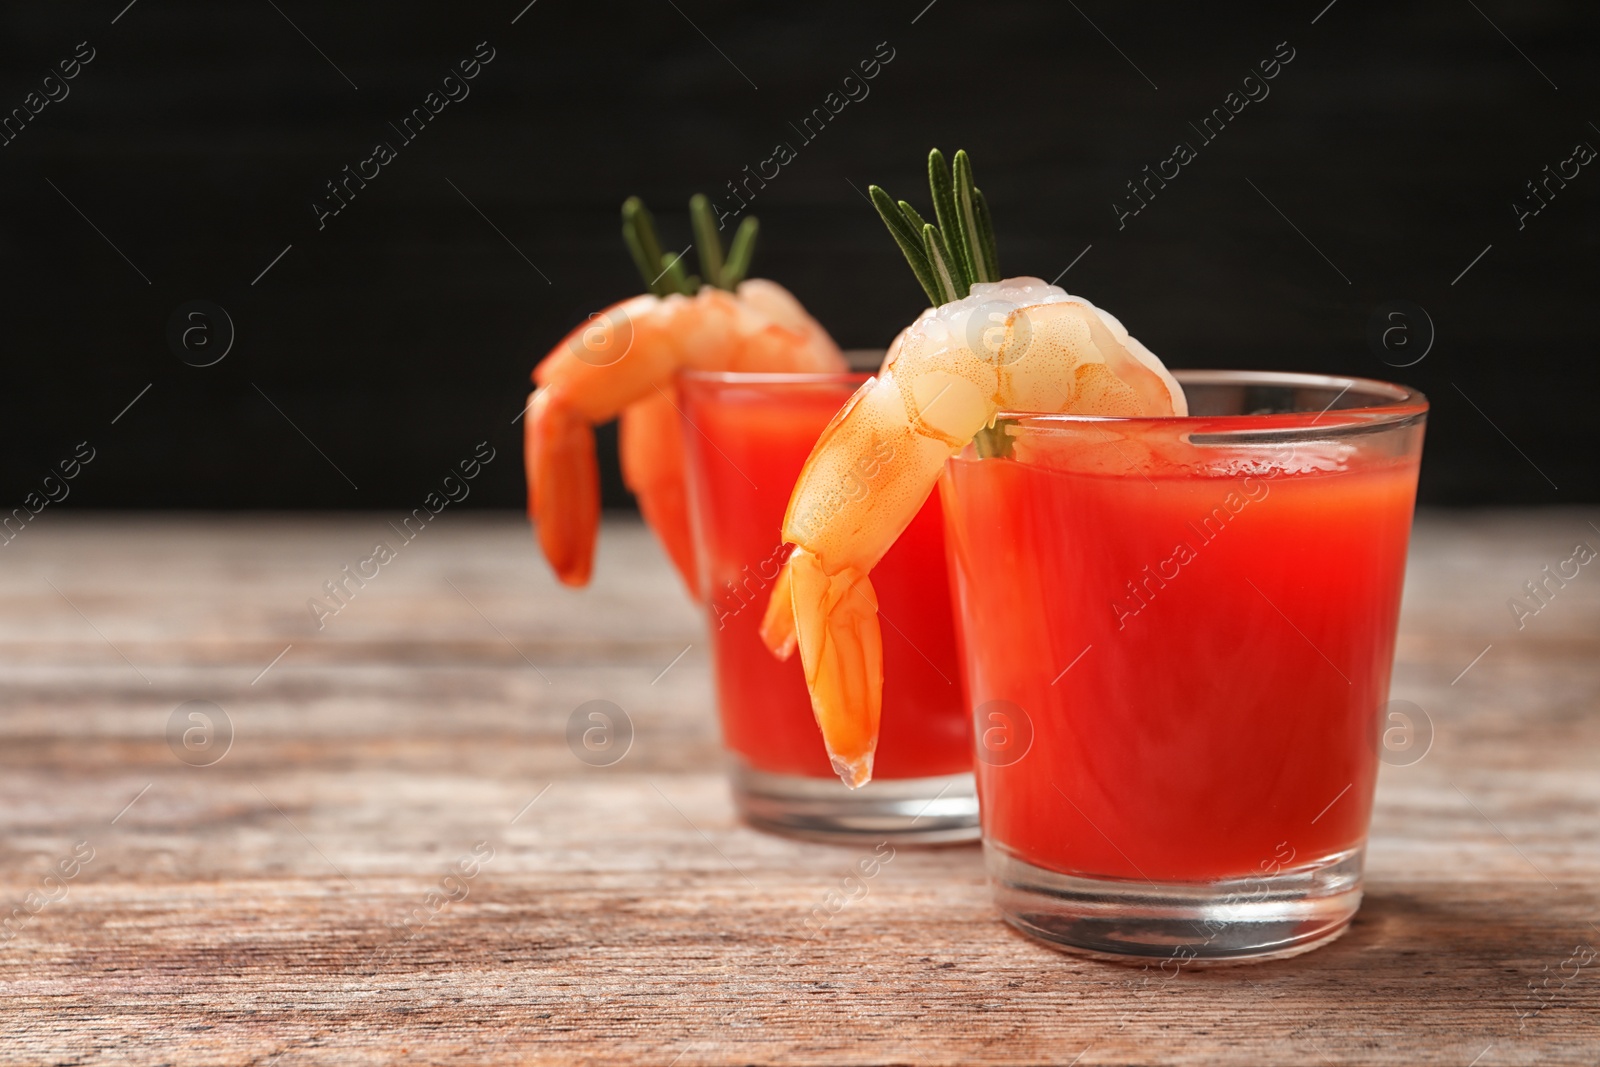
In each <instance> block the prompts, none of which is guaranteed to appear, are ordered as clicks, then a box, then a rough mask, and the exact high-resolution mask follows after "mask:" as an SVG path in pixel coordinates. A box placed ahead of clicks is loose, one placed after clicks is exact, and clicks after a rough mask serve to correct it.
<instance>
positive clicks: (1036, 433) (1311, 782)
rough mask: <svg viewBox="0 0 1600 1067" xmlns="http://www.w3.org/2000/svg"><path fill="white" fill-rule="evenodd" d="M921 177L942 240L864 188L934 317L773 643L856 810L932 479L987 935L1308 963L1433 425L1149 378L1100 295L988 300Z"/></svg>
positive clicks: (818, 495) (960, 209) (1368, 731)
mask: <svg viewBox="0 0 1600 1067" xmlns="http://www.w3.org/2000/svg"><path fill="white" fill-rule="evenodd" d="M930 172H931V177H932V187H933V210H934V219H935V222H926V221H924V220H923V218H922V217H921V216H920V215H919V214H918V213H917V211H916V210H915V209H914V208H912V207H911V205H909V204H907V203H905V202H904V201H901V202H896V201H894V200H892V199H891V198H890V197H889V196H888V195H887V194H885V193H884V192H883V191H882V190H880V189H878V188H877V187H873V189H872V197H873V202H874V204H875V205H876V206H877V208H878V210H879V213H880V214H881V215H882V217H883V219H884V222H885V223H886V224H887V225H888V228H889V231H890V233H891V234H892V235H893V236H894V239H895V240H896V242H897V243H898V244H899V246H900V248H901V250H902V251H903V252H904V253H905V257H906V259H907V261H908V262H909V263H910V265H911V268H912V271H913V273H914V274H915V276H916V279H917V280H918V281H919V282H920V283H921V284H922V287H923V289H924V290H925V292H926V293H927V295H928V299H929V301H930V304H931V306H930V307H929V308H928V309H927V310H925V311H923V312H922V314H921V315H919V316H918V317H917V319H916V321H914V322H913V323H912V324H911V325H909V326H908V327H906V328H905V330H903V331H902V332H901V333H900V335H899V336H898V337H896V338H895V340H894V342H893V344H892V345H891V346H890V348H889V352H888V356H887V358H886V359H885V361H884V365H883V369H882V371H881V373H880V374H878V375H877V376H876V377H874V378H873V379H871V380H869V381H867V382H866V383H864V384H863V385H862V386H861V387H860V389H858V390H857V392H856V394H855V396H853V397H852V398H851V400H850V402H849V403H848V404H847V405H846V406H845V408H844V410H843V411H842V412H841V413H840V414H839V415H838V416H837V417H836V418H835V419H834V420H833V422H832V423H830V424H829V426H828V428H827V429H826V430H825V431H824V432H823V434H822V437H821V438H820V439H819V440H818V442H817V444H816V447H815V448H814V449H813V450H812V453H811V455H810V457H809V459H807V461H806V463H805V467H804V470H803V471H802V473H801V475H800V478H799V480H798V482H797V484H796V485H795V488H794V492H793V495H792V498H791V500H790V503H789V508H788V512H787V514H786V516H785V518H784V525H783V537H784V539H785V540H786V541H788V542H790V543H792V544H793V545H794V546H795V548H794V551H793V554H792V556H791V557H790V558H789V560H788V563H787V565H786V568H785V571H784V573H783V574H782V576H781V577H780V581H779V588H778V591H777V592H776V593H775V596H774V600H773V603H772V605H771V609H770V614H769V621H768V626H767V636H768V638H769V643H770V644H771V645H772V646H773V647H774V648H775V650H776V651H778V652H779V653H780V654H781V653H784V652H786V651H788V650H789V649H790V648H792V647H794V646H795V645H798V648H799V651H800V658H801V660H802V662H803V664H804V668H805V678H806V683H807V685H808V687H809V690H810V694H811V701H812V707H813V711H814V713H815V716H816V720H817V723H818V725H819V726H820V727H821V733H822V735H823V738H824V741H825V743H826V745H827V749H828V753H829V755H830V757H831V759H832V763H833V766H834V768H835V769H836V770H837V771H838V773H839V775H840V777H841V778H843V779H844V781H845V783H846V784H848V785H851V786H863V785H866V783H867V782H868V781H869V779H871V778H872V776H873V770H874V764H875V759H876V758H877V757H878V756H879V755H880V753H879V749H881V748H886V747H887V745H888V743H889V742H888V741H884V742H882V743H880V740H879V720H880V714H879V709H880V699H881V697H880V694H881V692H882V691H883V689H884V687H885V686H886V684H887V685H889V686H892V685H893V679H892V678H890V679H888V680H887V682H886V679H885V673H884V669H883V660H882V647H883V639H882V637H881V634H880V628H879V616H880V603H879V601H878V599H877V597H876V595H875V593H874V582H873V577H875V571H874V568H876V567H877V566H878V565H879V561H880V559H882V558H883V557H884V555H885V553H886V552H887V551H889V550H890V547H891V546H893V545H894V544H895V543H896V539H897V538H899V537H900V536H901V535H902V533H903V531H904V530H906V528H907V526H908V524H910V523H911V522H912V519H913V516H915V515H916V514H917V513H918V510H919V509H920V508H921V507H923V506H924V501H925V500H926V499H927V498H928V497H929V496H930V494H932V493H933V490H934V487H935V485H937V486H938V487H939V490H940V492H939V496H940V498H941V500H942V506H943V514H944V519H945V540H946V555H947V560H948V580H949V582H950V584H951V588H952V595H953V600H954V603H955V614H956V623H957V634H958V645H959V648H960V675H961V680H962V685H963V692H964V697H965V700H966V707H967V710H968V712H969V713H970V714H971V716H972V718H973V728H974V741H975V752H976V764H975V766H976V769H977V777H978V794H979V801H980V808H981V820H982V831H983V840H984V846H985V852H986V857H987V863H988V867H989V871H990V875H991V878H992V880H993V883H994V889H995V896H996V902H997V904H998V906H999V909H1000V912H1001V914H1002V916H1003V917H1004V918H1005V919H1006V920H1007V921H1008V922H1010V923H1011V924H1012V925H1013V926H1015V927H1017V928H1018V929H1020V930H1022V931H1023V932H1025V933H1027V934H1029V935H1031V936H1034V937H1037V938H1039V939H1041V940H1043V941H1045V942H1046V943H1049V944H1052V945H1055V946H1057V947H1062V948H1067V949H1071V950H1074V951H1079V952H1087V953H1091V954H1098V955H1105V956H1108V957H1116V958H1128V957H1146V958H1149V957H1157V958H1164V959H1166V958H1170V959H1173V960H1176V961H1177V965H1178V966H1182V965H1184V964H1186V963H1188V962H1191V961H1205V960H1243V959H1258V958H1269V957H1274V956H1282V955H1290V954H1293V953H1296V952H1302V951H1306V950H1307V949H1310V948H1314V947H1316V946H1317V945H1320V944H1323V943H1325V942H1326V941H1328V940H1330V939H1332V938H1333V937H1336V936H1338V934H1339V933H1341V932H1342V931H1343V930H1344V929H1345V928H1346V926H1347V925H1348V923H1349V921H1350V919H1351V917H1352V916H1353V915H1354V913H1355V911H1356V908H1357V907H1358V906H1359V904H1360V899H1361V873H1362V861H1363V856H1364V852H1365V844H1366V837H1367V825H1368V822H1369V819H1370V815H1371V809H1372V797H1373V791H1374V788H1375V785H1376V779H1377V773H1376V772H1377V754H1378V745H1379V729H1380V725H1381V722H1382V714H1381V713H1382V709H1383V707H1384V704H1385V702H1386V701H1387V699H1388V687H1389V673H1390V668H1391V665H1392V661H1393V655H1394V640H1395V630H1396V626H1397V622H1398V615H1399V605H1400V592H1401V586H1402V581H1403V577H1404V571H1405V556H1406V546H1407V541H1408V537H1409V532H1410V526H1411V513H1412V506H1413V501H1414V497H1415V491H1416V481H1417V470H1418V464H1419V460H1420V455H1421V449H1422V434H1423V426H1424V422H1425V419H1426V413H1427V402H1426V400H1424V398H1423V397H1422V396H1421V395H1420V394H1418V393H1416V392H1414V391H1412V390H1409V389H1406V388H1403V387H1400V386H1394V385H1388V384H1385V383H1382V382H1374V381H1366V380H1363V379H1353V378H1336V377H1326V376H1318V375H1308V374H1286V373H1270V372H1227V371H1188V372H1179V373H1178V374H1177V375H1174V374H1171V373H1169V372H1168V371H1167V369H1166V368H1165V367H1164V366H1163V365H1162V363H1161V361H1160V360H1158V359H1157V358H1156V357H1155V356H1154V355H1152V354H1151V353H1150V351H1149V350H1148V349H1146V348H1145V347H1144V346H1143V345H1141V344H1140V343H1139V342H1138V341H1137V340H1135V339H1134V338H1133V337H1132V336H1131V335H1130V334H1129V332H1128V331H1127V329H1125V328H1124V327H1123V325H1122V323H1121V322H1119V321H1118V320H1117V319H1116V318H1115V317H1113V316H1112V315H1110V314H1109V313H1107V312H1105V311H1102V310H1100V309H1099V308H1097V307H1095V306H1094V305H1093V304H1091V303H1090V302H1089V301H1087V300H1085V299H1083V298H1081V297H1074V296H1069V295H1068V294H1066V293H1065V292H1063V291H1062V290H1060V289H1058V288H1056V287H1055V286H1053V285H1046V284H1045V283H1044V282H1042V281H1040V280H1039V279H1037V278H1028V277H1020V278H1012V279H1008V280H1001V278H1000V272H999V270H998V267H997V266H996V257H995V243H994V237H993V229H992V226H991V223H990V219H989V213H988V208H987V205H986V204H985V202H984V199H983V197H982V195H981V194H980V193H979V192H978V191H977V189H976V188H975V187H974V186H973V184H972V172H971V167H970V164H969V163H968V161H967V159H966V158H965V156H964V155H962V154H960V153H958V154H957V155H956V157H955V165H954V170H953V173H952V171H951V170H949V169H947V168H946V167H945V165H944V162H943V159H942V158H941V157H940V156H939V154H938V153H937V152H936V153H934V154H933V156H932V157H931V158H930ZM927 580H929V581H938V580H940V579H939V577H935V576H933V575H929V576H928V579H927ZM884 618H885V620H886V621H889V622H891V623H896V624H898V623H899V620H897V619H894V618H892V617H890V616H888V615H887V614H886V613H885V615H884ZM882 757H883V758H884V759H885V760H886V759H887V758H888V753H887V752H884V753H882ZM870 788H871V787H869V790H870Z"/></svg>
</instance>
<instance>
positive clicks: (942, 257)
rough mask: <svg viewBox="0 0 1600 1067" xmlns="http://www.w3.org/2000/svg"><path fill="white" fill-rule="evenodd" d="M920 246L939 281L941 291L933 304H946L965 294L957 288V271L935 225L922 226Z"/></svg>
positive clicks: (936, 305)
mask: <svg viewBox="0 0 1600 1067" xmlns="http://www.w3.org/2000/svg"><path fill="white" fill-rule="evenodd" d="M922 247H923V248H924V249H925V250H926V251H927V253H928V262H929V263H930V264H932V266H933V275H934V278H935V279H937V281H938V283H939V289H940V291H941V295H940V299H939V301H938V302H937V303H936V304H935V305H934V306H935V307H938V306H939V305H941V304H948V303H950V302H951V301H952V300H960V299H961V297H962V296H963V295H965V294H963V293H961V292H959V291H958V290H957V288H956V287H957V285H959V284H960V283H959V280H958V277H959V275H958V273H957V271H956V270H955V268H954V266H953V264H952V263H951V259H950V252H949V250H948V249H947V248H946V247H945V243H944V238H943V237H942V236H940V234H939V231H938V229H937V228H936V227H934V226H933V225H931V224H927V225H924V226H923V227H922Z"/></svg>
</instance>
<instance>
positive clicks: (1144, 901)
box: [985, 843, 1366, 966]
mask: <svg viewBox="0 0 1600 1067" xmlns="http://www.w3.org/2000/svg"><path fill="white" fill-rule="evenodd" d="M985 853H986V856H985V858H986V860H987V863H988V867H989V876H990V878H991V879H992V880H993V881H994V887H995V904H996V906H997V907H999V909H1000V914H1001V915H1002V916H1003V917H1004V918H1005V920H1006V922H1008V923H1010V924H1011V925H1012V926H1014V927H1016V928H1017V929H1018V930H1021V931H1022V932H1023V933H1025V934H1027V935H1029V936H1030V937H1035V938H1038V939H1039V940H1040V941H1043V942H1045V943H1046V944H1048V945H1050V946H1051V947H1053V948H1061V949H1065V950H1068V951H1071V952H1077V953H1082V954H1086V955H1092V956H1100V957H1105V958H1110V959H1117V960H1123V961H1127V960H1130V959H1162V960H1167V959H1171V960H1175V961H1178V965H1180V966H1192V965H1194V964H1199V963H1205V962H1212V963H1217V962H1224V961H1242V960H1268V959H1279V958H1282V957H1284V956H1294V955H1298V954H1299V953H1301V952H1309V951H1311V950H1312V949H1314V948H1317V947H1318V946H1320V945H1324V944H1326V943H1327V942H1329V941H1332V940H1333V939H1334V938H1336V937H1338V936H1339V935H1340V934H1342V933H1343V932H1344V930H1345V927H1346V926H1348V925H1349V923H1350V919H1351V917H1352V916H1354V915H1355V913H1356V909H1357V908H1358V907H1360V906H1361V865H1362V860H1363V859H1364V857H1365V855H1366V848H1365V846H1361V847H1358V848H1353V849H1349V850H1347V851H1344V852H1339V853H1335V854H1334V855H1332V856H1327V857H1324V858H1323V859H1321V860H1318V861H1317V862H1315V863H1311V864H1307V865H1305V866H1302V867H1293V868H1289V869H1287V870H1283V871H1279V872H1278V873H1277V874H1272V875H1265V874H1264V875H1262V876H1260V877H1257V878H1234V879H1228V880H1225V881H1217V882H1189V883H1184V882H1169V883H1164V884H1163V883H1155V884H1152V883H1150V882H1145V881H1138V880H1130V879H1120V878H1117V879H1113V878H1084V877H1080V876H1075V875H1067V874H1058V873H1056V872H1055V871H1047V870H1045V869H1044V868H1042V867H1035V866H1034V865H1033V864H1031V863H1024V862H1023V861H1022V860H1019V859H1017V858H1016V857H1014V856H1011V855H1009V854H1008V853H1007V852H1006V851H1005V850H1004V849H1003V848H1001V847H1000V846H997V845H995V844H993V843H988V844H986V845H985Z"/></svg>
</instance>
